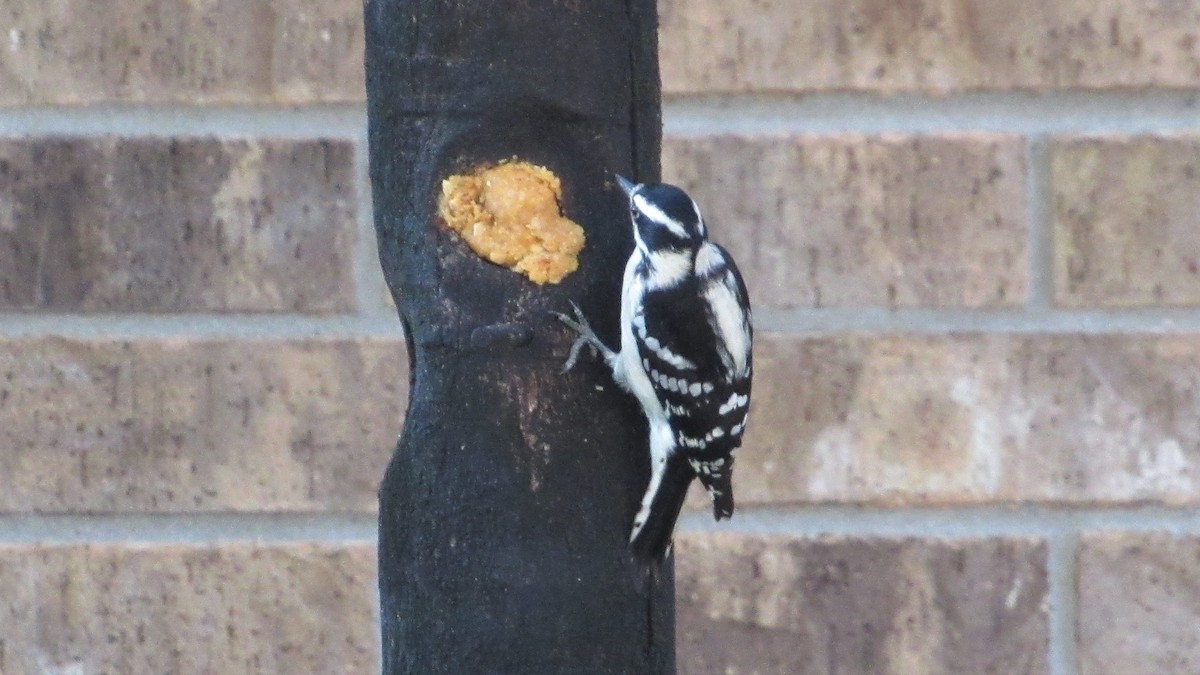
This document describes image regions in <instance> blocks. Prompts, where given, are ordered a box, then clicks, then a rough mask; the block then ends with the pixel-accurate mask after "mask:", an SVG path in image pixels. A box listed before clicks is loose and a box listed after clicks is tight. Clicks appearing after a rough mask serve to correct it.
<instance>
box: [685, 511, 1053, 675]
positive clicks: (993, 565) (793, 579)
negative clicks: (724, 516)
mask: <svg viewBox="0 0 1200 675" xmlns="http://www.w3.org/2000/svg"><path fill="white" fill-rule="evenodd" d="M676 555H677V558H676V560H677V563H676V569H677V572H676V574H677V585H678V591H677V593H676V603H677V609H676V612H677V617H678V618H677V621H678V625H679V627H678V637H677V639H678V643H679V654H678V661H679V664H680V669H679V670H680V672H681V673H687V674H689V675H691V674H700V673H713V674H714V675H715V674H722V675H723V674H724V673H757V674H760V675H767V674H769V673H780V674H790V673H805V674H806V675H821V674H823V673H829V674H831V675H832V674H833V673H838V674H839V675H853V674H855V673H862V674H863V675H887V674H889V673H895V674H896V675H900V674H904V675H907V674H910V673H922V674H923V675H937V674H938V673H946V674H951V673H952V674H954V675H959V674H960V673H979V674H981V675H982V674H984V673H996V674H997V675H999V674H1004V675H1015V674H1032V673H1045V672H1047V620H1046V610H1045V606H1046V588H1047V584H1046V570H1045V564H1046V547H1045V545H1044V544H1043V543H1041V542H1039V541H1036V540H1029V539H964V540H953V541H941V540H923V539H884V538H821V539H800V538H792V537H785V536H761V535H744V534H732V533H717V534H692V533H689V534H685V535H682V536H681V537H680V541H679V544H678V553H677V554H676Z"/></svg>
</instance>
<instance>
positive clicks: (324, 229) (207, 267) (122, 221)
mask: <svg viewBox="0 0 1200 675" xmlns="http://www.w3.org/2000/svg"><path fill="white" fill-rule="evenodd" d="M353 155H354V148H353V146H352V144H350V143H348V142H343V141H316V140H314V141H283V140H256V141H231V140H219V139H213V138H189V139H170V140H169V139H159V138H111V137H110V138H99V139H97V138H35V139H20V140H18V139H11V140H7V141H0V309H48V310H56V311H134V312H139V311H144V312H164V311H200V310H219V311H251V312H257V311H292V310H295V311H304V312H330V311H338V310H347V309H351V308H352V307H353V298H354V286H353V280H352V276H351V273H350V265H351V260H350V258H351V255H352V250H353V247H354V240H355V198H354V183H353V181H354V169H353V164H354V162H353Z"/></svg>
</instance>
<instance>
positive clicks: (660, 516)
mask: <svg viewBox="0 0 1200 675" xmlns="http://www.w3.org/2000/svg"><path fill="white" fill-rule="evenodd" d="M659 467H662V468H661V469H660V468H659ZM695 475H696V474H695V472H694V471H692V467H691V466H690V465H689V464H688V462H687V460H685V459H684V458H682V457H679V456H677V455H676V456H668V457H667V460H666V462H665V463H664V464H660V465H658V466H656V467H655V470H654V471H653V472H652V475H651V477H650V486H649V487H648V488H647V489H646V495H645V496H644V497H643V498H642V508H641V510H639V511H638V514H637V516H636V517H635V518H634V521H633V534H632V535H631V536H630V538H629V548H630V550H631V551H633V555H634V557H635V558H637V559H638V560H639V561H641V562H643V563H646V564H649V563H657V562H661V561H662V560H663V559H664V558H666V557H667V552H668V551H669V550H670V548H671V540H672V537H673V536H674V534H675V521H677V520H679V512H680V510H682V509H683V502H684V500H686V499H687V491H688V486H689V485H691V483H692V478H693V477H694V476H695Z"/></svg>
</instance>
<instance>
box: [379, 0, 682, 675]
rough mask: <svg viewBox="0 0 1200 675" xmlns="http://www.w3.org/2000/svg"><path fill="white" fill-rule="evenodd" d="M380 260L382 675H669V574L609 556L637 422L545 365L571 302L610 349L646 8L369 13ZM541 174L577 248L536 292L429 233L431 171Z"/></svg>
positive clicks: (639, 439) (653, 148)
mask: <svg viewBox="0 0 1200 675" xmlns="http://www.w3.org/2000/svg"><path fill="white" fill-rule="evenodd" d="M364 9H365V14H366V41H367V54H366V66H367V98H368V110H369V123H370V153H371V180H372V185H373V190H374V203H375V219H376V229H377V232H378V238H379V247H380V258H381V261H382V263H383V269H384V273H385V276H386V278H387V281H388V284H389V286H390V287H391V290H392V294H393V296H394V297H395V299H396V303H397V305H398V307H399V308H400V315H401V319H402V320H403V323H404V326H405V328H406V330H407V337H408V345H409V357H410V362H411V364H412V371H411V372H412V382H411V400H410V403H409V408H408V413H407V418H406V420H405V426H404V433H403V436H402V438H401V441H400V443H399V445H398V447H397V449H396V453H395V455H394V456H393V458H392V462H391V465H390V466H389V467H388V470H387V474H386V476H385V477H384V481H383V485H382V488H381V490H380V514H379V524H380V540H379V589H380V603H381V612H382V627H383V661H384V672H385V673H420V674H426V673H455V674H456V675H458V674H463V673H671V672H674V606H673V605H674V597H673V581H674V580H673V574H672V571H671V568H670V566H669V565H667V566H665V567H663V568H661V569H659V570H657V571H647V570H645V569H642V568H640V567H639V566H638V565H637V564H636V563H635V562H634V561H633V560H632V559H631V557H630V555H629V553H628V549H627V541H628V537H629V530H630V526H631V524H632V519H633V515H634V513H635V511H636V510H637V505H638V501H639V500H640V497H641V494H642V491H643V490H644V488H645V485H646V481H647V478H648V475H649V473H648V472H649V469H648V456H647V447H646V435H645V434H646V430H645V422H644V420H643V418H642V416H641V414H640V412H639V411H638V409H637V407H636V405H635V404H634V402H633V400H632V399H631V398H630V397H628V396H627V395H625V394H623V393H621V392H619V391H618V390H617V389H616V388H615V387H614V386H613V385H612V381H611V377H610V376H609V375H608V374H607V373H606V372H605V371H604V369H603V366H601V365H600V364H599V363H597V362H596V361H595V360H592V359H584V362H583V363H581V365H580V366H577V367H576V369H575V370H574V371H573V372H571V373H569V374H566V375H561V374H559V370H560V368H561V366H562V364H563V360H564V358H565V356H566V354H567V348H568V347H569V345H570V343H571V341H572V335H570V334H569V332H568V331H567V330H566V329H565V328H564V327H563V326H561V325H560V324H559V323H558V322H557V321H555V320H553V319H552V318H551V317H550V315H549V312H550V311H551V310H558V311H566V310H568V308H569V304H568V300H569V299H574V300H576V301H577V302H579V304H580V305H581V306H582V308H583V309H584V311H585V312H586V314H587V316H588V317H589V318H590V319H591V320H592V324H593V326H594V327H595V328H596V330H597V332H598V333H599V334H600V335H601V337H603V338H605V339H606V340H608V341H609V342H610V344H613V345H616V344H617V343H618V340H617V333H618V329H617V320H618V314H619V297H620V285H621V275H622V270H623V267H624V263H625V260H626V258H627V257H628V255H629V252H630V251H631V249H632V246H633V243H632V236H631V233H630V228H629V225H628V207H627V204H625V203H624V202H623V197H622V196H621V195H620V192H619V191H618V190H617V188H616V187H615V186H614V185H613V181H612V175H611V174H612V172H614V171H615V172H620V173H623V174H624V175H627V176H630V177H632V178H635V179H637V180H639V181H649V180H657V178H658V170H659V169H658V156H659V149H660V108H659V86H658V62H657V45H656V21H657V19H656V15H655V6H654V0H607V1H605V0H404V1H401V0H367V1H366V3H365V7H364ZM513 156H517V157H519V158H521V159H523V160H527V161H530V162H533V163H536V164H541V165H543V166H546V167H548V168H549V169H551V170H552V171H554V172H555V173H556V174H557V175H558V176H559V177H560V178H561V179H562V185H563V193H564V194H563V201H562V206H563V212H564V214H565V215H566V216H567V217H569V218H571V219H572V220H575V221H576V222H578V223H580V224H581V225H582V226H583V227H584V229H585V231H586V233H587V245H586V247H585V249H584V251H583V253H582V254H581V256H580V268H579V270H578V271H577V272H575V273H574V274H571V275H570V276H568V277H567V278H566V279H565V280H564V281H563V283H561V284H559V285H548V286H538V285H535V284H533V283H532V282H530V281H528V280H527V279H526V278H525V277H523V276H521V275H519V274H517V273H515V272H511V271H509V270H507V269H504V268H501V267H498V266H494V265H491V264H489V263H487V262H484V261H483V260H481V259H480V258H479V257H477V256H476V255H475V254H474V253H473V252H471V251H470V250H469V249H468V248H467V246H466V245H465V244H464V243H463V242H462V241H460V240H459V239H458V238H457V237H456V236H455V235H453V234H451V233H449V232H448V231H447V230H446V229H445V228H444V227H441V226H439V224H438V216H437V199H438V195H439V192H440V183H441V180H442V179H443V178H445V177H446V176H447V175H449V174H452V173H455V172H459V171H463V170H467V169H470V168H472V167H474V166H476V165H479V164H487V163H495V162H497V161H499V160H503V159H507V158H510V157H513Z"/></svg>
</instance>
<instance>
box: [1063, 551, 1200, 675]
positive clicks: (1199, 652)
mask: <svg viewBox="0 0 1200 675" xmlns="http://www.w3.org/2000/svg"><path fill="white" fill-rule="evenodd" d="M1078 574H1079V578H1078V585H1079V653H1080V663H1081V666H1082V668H1081V672H1083V673H1084V675H1102V674H1107V673H1120V674H1121V675H1141V674H1142V673H1145V674H1146V675H1160V674H1161V673H1195V672H1200V631H1197V626H1200V539H1197V538H1196V537H1194V536H1188V537H1174V536H1171V535H1168V534H1159V533H1134V532H1108V533H1093V534H1090V535H1087V536H1085V537H1084V539H1083V543H1082V547H1081V549H1080V552H1079V571H1078Z"/></svg>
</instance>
